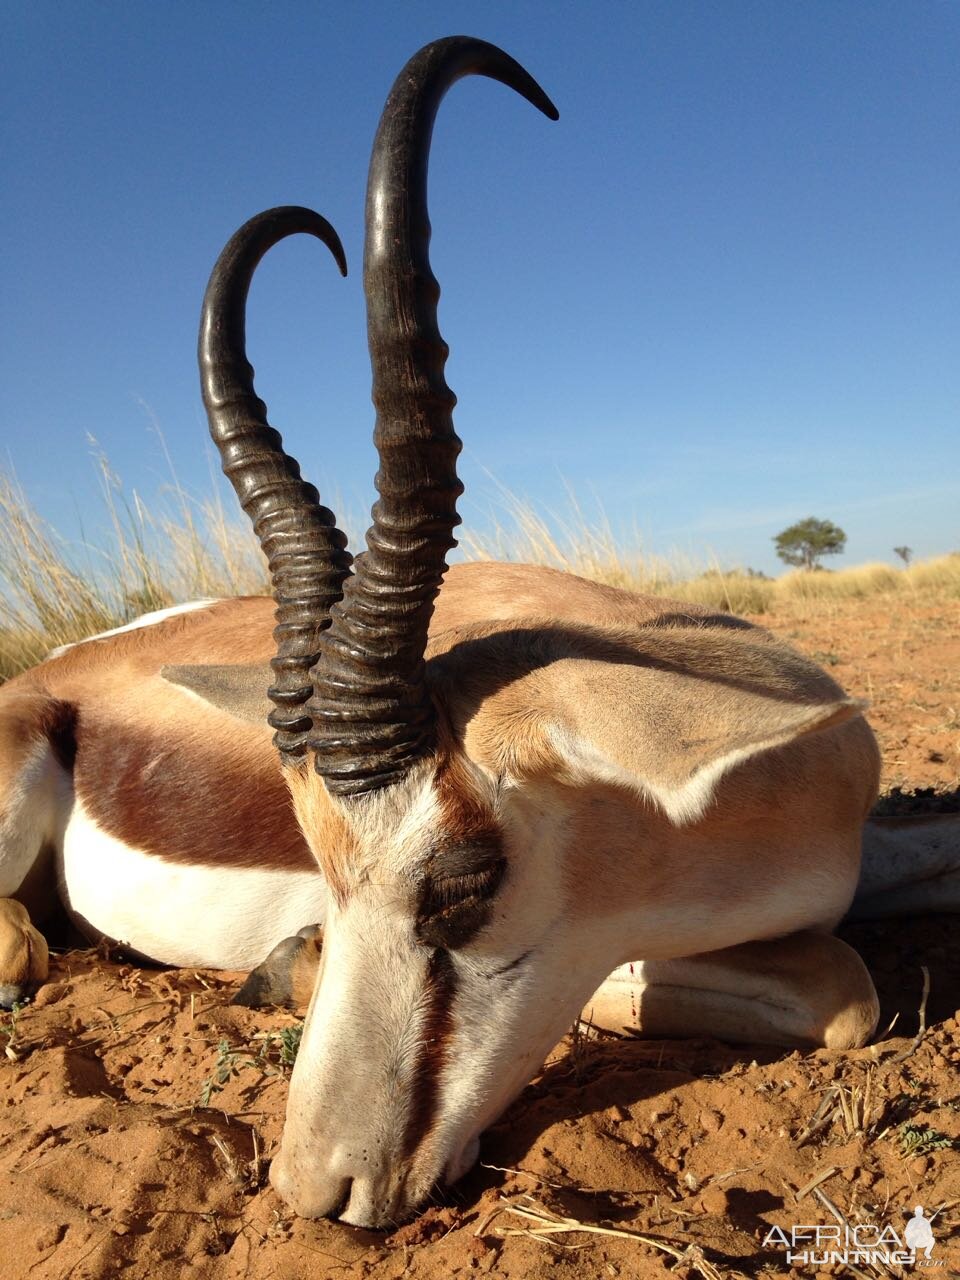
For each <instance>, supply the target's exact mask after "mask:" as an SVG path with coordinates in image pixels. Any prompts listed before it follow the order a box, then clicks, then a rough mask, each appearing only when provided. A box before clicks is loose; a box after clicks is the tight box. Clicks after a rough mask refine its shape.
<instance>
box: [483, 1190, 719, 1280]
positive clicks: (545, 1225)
mask: <svg viewBox="0 0 960 1280" xmlns="http://www.w3.org/2000/svg"><path fill="white" fill-rule="evenodd" d="M505 1213H510V1214H513V1215H514V1216H515V1217H517V1218H522V1219H523V1220H524V1221H525V1222H526V1223H528V1224H530V1225H528V1226H524V1227H504V1226H501V1227H497V1228H496V1231H497V1234H498V1235H500V1236H527V1237H528V1238H529V1239H531V1240H540V1241H543V1242H546V1243H548V1244H553V1245H556V1246H559V1247H560V1248H567V1249H571V1248H572V1249H582V1248H585V1247H586V1246H585V1245H584V1244H563V1243H562V1242H561V1241H559V1240H557V1239H556V1237H557V1236H561V1235H571V1234H576V1233H578V1232H584V1233H586V1234H588V1235H597V1236H615V1237H617V1238H619V1239H623V1240H635V1241H636V1242H637V1243H638V1244H645V1245H649V1247H650V1248H651V1249H658V1250H659V1251H660V1252H661V1253H666V1254H668V1255H669V1256H670V1257H671V1258H673V1259H674V1260H675V1261H676V1262H683V1263H686V1264H687V1265H688V1266H689V1267H690V1268H691V1269H692V1270H693V1271H694V1272H696V1273H698V1274H699V1275H700V1276H702V1277H703V1280H723V1277H722V1274H721V1272H720V1271H718V1270H717V1268H716V1267H715V1266H714V1265H713V1263H712V1262H710V1260H709V1259H708V1258H706V1257H704V1253H703V1250H702V1249H701V1248H700V1246H699V1245H695V1244H688V1245H687V1246H686V1248H685V1249H681V1248H680V1247H679V1246H678V1245H676V1244H673V1243H672V1242H670V1241H668V1240H661V1239H659V1238H658V1237H657V1236H648V1235H643V1234H642V1233H641V1232H639V1231H628V1230H626V1229H625V1228H623V1227H604V1226H601V1225H600V1224H599V1223H594V1222H580V1221H579V1219H577V1218H565V1217H562V1216H561V1215H560V1214H558V1213H554V1212H553V1210H552V1209H548V1208H547V1207H546V1205H543V1204H540V1203H539V1201H537V1200H534V1198H533V1197H532V1196H528V1195H523V1196H521V1197H520V1198H519V1200H517V1201H511V1200H507V1199H506V1197H501V1202H500V1204H499V1205H498V1206H497V1207H496V1208H495V1209H493V1210H492V1211H491V1212H490V1213H488V1214H487V1216H486V1217H485V1218H484V1219H483V1220H482V1221H481V1222H480V1224H479V1225H478V1226H477V1229H476V1230H475V1231H474V1233H473V1234H474V1235H475V1236H482V1235H485V1234H486V1232H487V1231H489V1229H490V1227H491V1226H492V1224H493V1223H494V1222H495V1221H496V1219H497V1218H499V1217H500V1216H501V1215H502V1214H505Z"/></svg>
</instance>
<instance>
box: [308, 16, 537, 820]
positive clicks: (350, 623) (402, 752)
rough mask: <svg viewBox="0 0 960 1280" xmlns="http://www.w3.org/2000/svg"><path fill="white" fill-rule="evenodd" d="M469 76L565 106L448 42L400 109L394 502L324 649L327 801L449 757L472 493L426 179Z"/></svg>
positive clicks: (382, 264) (417, 65)
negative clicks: (459, 585)
mask: <svg viewBox="0 0 960 1280" xmlns="http://www.w3.org/2000/svg"><path fill="white" fill-rule="evenodd" d="M467 75H483V76H489V77H490V78H491V79H494V80H499V81H500V82H501V83H502V84H505V85H507V86H508V87H509V88H511V89H515V90H516V91H517V93H519V94H521V96H523V97H524V98H526V99H527V100H528V101H529V102H531V103H532V104H533V105H534V106H535V107H538V108H539V110H541V111H542V112H543V113H544V114H545V115H546V116H549V117H550V118H551V119H557V116H558V113H557V109H556V107H554V105H553V103H552V102H551V101H550V99H549V98H548V97H547V95H546V94H545V93H544V92H543V90H542V89H541V88H540V86H539V85H538V84H537V83H536V81H535V80H534V79H533V78H532V77H531V76H530V75H529V74H528V73H527V72H526V71H525V70H524V69H523V67H521V66H520V64H519V63H517V62H515V61H514V60H513V58H511V57H510V56H509V55H508V54H506V53H504V52H503V50H502V49H498V48H496V47H495V46H494V45H491V44H487V43H486V42H485V41H483V40H475V39H472V38H470V37H467V36H453V37H450V38H449V39H446V40H438V41H436V42H435V43H433V44H429V45H427V46H426V48H424V49H421V50H420V52H419V53H418V54H416V55H415V56H414V57H413V58H411V60H410V61H409V62H408V63H407V65H406V66H405V67H404V69H403V70H402V71H401V73H400V75H399V76H398V77H397V80H396V82H395V83H394V86H393V88H392V90H391V91H390V96H389V97H388V98H387V102H386V106H385V107H384V110H383V115H382V117H381V119H380V126H379V129H378V130H377V136H376V140H375V142H374V146H373V154H372V157H371V160H370V175H369V180H368V184H367V205H366V245H365V250H364V291H365V293H366V299H367V337H368V341H369V345H370V359H371V363H372V366H373V402H374V405H375V407H376V411H377V421H376V429H375V431H374V443H375V444H376V446H377V452H378V454H379V457H380V470H379V472H378V474H377V481H376V485H377V492H378V493H379V495H380V497H379V501H378V502H377V503H376V504H375V506H374V508H373V526H372V528H371V529H370V530H369V531H368V533H367V550H366V552H365V553H364V554H363V555H362V556H359V557H358V559H357V562H356V564H355V566H354V570H355V574H354V577H352V578H351V579H350V581H349V583H348V584H347V585H346V588H345V592H344V597H343V600H342V601H341V602H340V603H339V604H337V605H335V606H334V608H333V610H332V614H331V625H330V628H329V630H327V631H326V632H324V634H323V637H322V639H321V643H320V650H321V657H320V661H319V663H318V665H317V667H316V668H315V669H314V684H315V692H314V696H313V698H312V700H311V702H310V706H309V713H310V716H311V719H312V720H313V729H312V731H311V734H310V746H311V748H313V749H315V751H316V757H315V763H316V768H317V771H318V772H319V773H320V774H321V775H322V777H323V779H324V781H325V783H326V786H327V788H328V790H330V791H331V792H333V793H335V794H341V795H352V794H357V793H360V792H363V791H370V790H373V789H376V788H379V787H383V786H386V785H388V784H390V783H392V782H396V781H398V780H399V779H400V778H401V777H403V775H404V774H405V773H407V772H408V770H409V769H410V767H411V766H412V765H413V764H414V763H415V762H416V761H417V760H419V759H421V758H423V757H424V756H426V755H429V754H430V752H431V751H432V750H433V747H434V744H435V734H436V725H435V713H434V709H433V705H432V703H431V701H430V697H429V694H428V692H427V688H426V684H425V676H424V662H423V655H424V650H425V647H426V641H427V628H428V626H429V623H430V617H431V615H432V613H433V601H434V598H435V596H436V594H437V591H438V590H439V587H440V583H441V581H442V579H443V574H444V572H445V570H446V555H447V552H448V551H449V550H450V548H451V547H453V546H455V545H456V539H455V538H454V537H453V529H454V528H455V526H456V525H457V524H458V523H459V517H458V516H457V510H456V503H457V498H458V497H459V496H460V493H461V492H462V486H461V485H460V482H459V480H458V479H457V470H456V459H457V454H458V453H459V452H460V441H459V440H458V439H457V435H456V433H455V431H454V429H453V419H452V410H453V406H454V404H455V403H456V397H455V396H454V395H453V393H452V392H451V391H450V389H449V387H448V386H447V384H446V382H445V381H444V376H443V369H444V364H445V363H446V358H447V350H448V349H447V345H446V343H445V342H444V341H443V338H442V337H441V336H440V331H439V329H438V327H437V301H438V299H439V296H440V287H439V285H438V284H437V281H436V280H435V279H434V276H433V272H432V271H431V269H430V259H429V256H428V248H429V242H430V221H429V217H428V214H427V166H428V160H429V152H430V139H431V135H432V133H433V123H434V119H435V117H436V113H437V108H438V107H439V105H440V102H441V100H442V99H443V96H444V94H445V93H446V92H447V90H448V89H449V88H450V86H451V85H452V84H454V83H455V82H456V81H457V80H459V79H461V77H463V76H467Z"/></svg>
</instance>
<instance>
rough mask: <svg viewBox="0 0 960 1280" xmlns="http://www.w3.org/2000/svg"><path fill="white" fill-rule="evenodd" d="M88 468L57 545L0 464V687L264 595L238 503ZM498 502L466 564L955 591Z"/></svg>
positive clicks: (472, 539) (946, 581)
mask: <svg viewBox="0 0 960 1280" xmlns="http://www.w3.org/2000/svg"><path fill="white" fill-rule="evenodd" d="M96 463H97V469H98V475H99V482H100V490H101V498H102V504H103V511H104V513H105V515H106V518H107V525H108V533H107V535H106V536H105V537H101V538H100V540H99V541H98V542H97V543H96V544H93V543H82V544H80V545H70V544H68V543H67V542H66V541H65V540H64V539H63V538H62V537H61V536H60V535H59V534H58V533H57V531H56V530H55V529H54V528H53V527H52V526H51V525H50V524H49V523H48V522H47V521H45V520H44V519H43V518H42V517H41V516H39V515H38V513H37V512H36V511H35V509H34V508H33V506H32V505H31V503H30V501H29V499H28V498H27V496H26V494H25V493H24V492H23V490H22V489H21V487H20V486H19V484H18V483H17V482H16V480H15V479H14V478H13V477H11V476H6V475H4V474H3V473H2V472H0V681H2V680H3V679H7V678H9V677H10V676H12V675H15V674H16V672H18V671H20V670H22V669H23V668H24V667H27V666H31V665H32V664H34V663H36V662H38V661H40V660H41V659H42V658H43V657H44V656H45V655H46V654H47V653H49V651H50V650H51V649H52V648H55V647H56V646H57V645H61V644H67V643H69V642H71V641H74V640H79V639H82V638H83V637H84V636H89V635H92V634H94V633H95V632H97V631H103V630H107V629H109V628H110V627H115V626H120V625H122V624H123V623H125V622H129V621H130V620H131V619H133V618H135V617H137V616H139V615H140V614H143V613H146V612H149V611H150V610H152V609H161V608H165V607H166V606H168V605H171V604H176V603H178V602H180V601H183V600H195V599H197V598H201V597H206V596H234V595H244V594H250V593H259V592H263V591H265V590H266V589H267V573H266V566H265V564H264V561H263V558H262V556H261V554H260V551H259V549H258V548H257V545H256V542H255V539H254V537H253V534H252V532H251V530H250V527H249V525H248V524H247V522H246V519H245V518H244V517H243V515H242V514H241V513H240V511H239V510H237V511H236V513H235V514H230V515H228V514H227V512H226V511H225V510H224V507H223V505H222V503H221V501H220V498H219V497H218V496H212V497H208V498H206V499H202V500H199V501H198V500H196V499H193V498H191V497H190V496H189V495H187V494H186V493H185V491H184V490H183V489H182V488H181V486H180V485H179V484H178V483H177V482H176V479H175V478H174V480H173V483H172V484H171V485H170V486H168V487H167V489H165V490H164V491H163V492H162V493H161V494H160V495H159V497H158V499H157V500H156V501H155V502H154V503H152V504H151V505H150V506H148V505H146V504H145V503H144V502H143V501H142V500H141V498H140V496H139V495H138V494H137V493H136V492H134V493H133V494H132V495H129V496H128V495H127V494H126V493H125V492H124V490H123V488H122V486H121V485H120V482H119V480H118V479H117V477H116V476H115V475H114V473H113V472H112V470H111V468H110V466H109V464H108V462H107V460H106V459H105V458H104V457H103V456H102V455H97V456H96ZM500 505H501V514H500V516H499V518H492V519H491V518H490V516H489V514H488V515H487V518H486V520H485V521H483V523H484V524H485V525H486V527H487V528H488V530H489V532H487V533H485V534H477V533H474V532H473V531H472V530H471V529H470V528H469V527H468V528H467V529H466V530H465V531H462V536H461V550H462V554H463V555H464V556H465V557H466V559H468V560H483V559H496V560H512V561H514V562H525V563H532V564H545V565H552V566H554V567H555V568H559V569H566V570H568V571H570V572H572V573H577V574H580V575H582V576H583V577H587V578H594V579H597V580H598V581H600V582H606V583H610V584H612V585H614V586H621V587H627V588H630V589H631V590H634V591H640V592H644V593H647V594H650V595H662V596H670V597H672V598H674V599H678V600H687V601H691V602H695V603H698V604H703V605H706V606H707V607H709V608H712V609H717V610H723V611H726V612H729V613H738V614H744V613H746V614H763V613H769V612H773V611H776V610H777V609H778V608H779V609H784V608H788V607H794V606H796V605H797V604H804V603H807V602H811V603H826V602H829V601H831V600H840V599H847V598H855V597H865V596H874V595H878V594H896V595H899V596H910V597H917V596H921V595H923V594H933V593H936V594H943V593H947V594H949V595H951V596H960V554H956V553H955V554H952V555H947V556H940V557H939V558H937V559H933V560H926V561H920V562H917V563H914V564H911V565H910V566H909V567H908V568H904V569H895V568H893V567H892V566H890V565H885V564H867V565H861V566H859V567H857V568H851V569H841V570H838V571H834V572H827V571H821V572H816V573H808V572H803V571H795V572H793V573H788V574H785V575H784V576H783V577H780V578H766V577H764V576H763V575H760V574H756V573H754V572H752V571H751V570H748V569H739V568H733V569H725V568H723V567H722V566H721V565H720V564H719V563H717V562H716V561H715V560H713V561H711V560H710V559H707V560H706V561H705V562H701V563H696V562H695V561H693V560H691V559H689V558H683V557H680V556H672V557H670V558H669V559H667V558H664V557H660V556H653V555H650V554H648V553H646V552H645V551H644V550H643V548H642V547H641V545H640V541H639V539H638V538H637V537H636V536H633V537H631V536H629V535H628V536H623V535H621V534H619V533H615V532H614V530H613V529H612V528H611V527H610V524H609V522H608V520H607V517H606V515H605V514H604V512H603V511H602V510H599V511H598V513H597V514H596V515H593V514H589V513H587V512H585V511H584V509H583V507H582V506H581V505H580V503H579V502H578V500H577V499H576V497H575V496H574V495H573V494H570V495H569V498H568V510H567V512H566V514H561V515H558V514H555V513H551V514H544V513H542V512H541V511H539V510H538V509H537V508H535V507H534V506H533V505H531V503H530V502H528V501H526V500H523V499H519V498H516V497H514V496H512V495H510V494H503V495H502V500H501V504H500Z"/></svg>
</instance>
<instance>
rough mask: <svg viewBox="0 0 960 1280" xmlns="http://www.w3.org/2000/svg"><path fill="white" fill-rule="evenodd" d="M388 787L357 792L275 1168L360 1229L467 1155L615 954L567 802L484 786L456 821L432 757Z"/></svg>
mask: <svg viewBox="0 0 960 1280" xmlns="http://www.w3.org/2000/svg"><path fill="white" fill-rule="evenodd" d="M473 781H474V783H477V781H478V780H477V779H474V780H473ZM483 785H484V784H483V783H482V781H481V782H480V786H481V787H482V786H483ZM393 791H395V792H404V793H405V794H404V795H403V796H397V795H392V794H391V793H390V792H387V793H382V794H378V795H374V796H371V797H369V798H361V799H360V800H359V801H352V802H351V805H352V806H355V808H354V809H353V810H352V812H351V825H352V827H353V830H354V833H355V835H356V837H357V847H356V850H355V856H354V857H352V858H350V859H349V862H350V864H351V865H349V866H346V865H341V866H340V868H339V870H340V872H341V875H342V882H343V883H342V892H341V894H340V898H341V901H340V902H339V903H337V902H335V903H334V904H333V905H332V906H331V909H330V911H329V914H328V915H327V918H326V920H325V924H324V944H323V966H322V972H321V976H320V979H319V982H318V985H317V989H316V991H315V993H314V997H313V1000H312V1002H311V1005H310V1009H309V1012H308V1015H307V1022H306V1027H305V1030H304V1035H303V1040H302V1043H301V1047H300V1051H299V1055H298V1058H297V1064H296V1068H295V1070H294V1073H293V1078H292V1080H291V1085H290V1098H289V1103H288V1107H287V1120H286V1127H285V1130H284V1135H283V1143H282V1146H281V1150H280V1153H279V1155H278V1156H277V1158H276V1159H275V1160H274V1162H273V1169H272V1175H271V1176H272V1180H273V1183H274V1186H275V1187H276V1188H277V1190H278V1191H279V1193H280V1194H281V1195H282V1196H283V1197H284V1198H285V1199H286V1200H287V1201H288V1202H289V1203H290V1204H291V1206H292V1207H293V1209H294V1210H295V1211H296V1212H297V1213H299V1214H301V1215H302V1216H305V1217H318V1216H321V1215H326V1216H336V1217H339V1218H340V1219H341V1220H342V1221H344V1222H349V1223H353V1224H355V1225H358V1226H367V1227H386V1226H390V1225H393V1224H394V1223H396V1222H398V1221H401V1220H402V1219H403V1218H405V1217H408V1216H409V1215H410V1214H411V1213H412V1212H414V1211H415V1210H416V1209H417V1208H418V1207H420V1206H421V1205H422V1204H423V1202H424V1201H425V1199H426V1198H427V1197H428V1196H429V1194H430V1192H431V1189H432V1188H433V1187H434V1185H435V1184H436V1183H438V1182H450V1181H453V1180H454V1179H455V1178H457V1177H459V1176H460V1175H461V1174H462V1173H464V1172H465V1171H466V1170H467V1169H468V1168H469V1167H470V1166H471V1165H472V1164H473V1162H474V1160H475V1159H476V1154H477V1146H478V1139H479V1136H480V1134H481V1132H482V1131H483V1130H484V1129H485V1128H486V1127H487V1126H488V1125H489V1124H490V1123H492V1121H493V1120H494V1119H496V1117H497V1116H498V1115H499V1114H500V1113H501V1112H502V1111H503V1109H504V1108H505V1107H506V1106H507V1104H508V1103H509V1102H510V1101H511V1099H512V1098H514V1097H515V1096H516V1095H517V1093H519V1091H520V1090H521V1089H522V1088H523V1086H524V1085H525V1084H526V1083H527V1081H528V1080H529V1079H530V1077H531V1076H532V1075H533V1074H534V1073H535V1072H536V1070H537V1068H538V1067H539V1066H540V1064H541V1063H542V1062H543V1059H544V1058H545V1056H546V1055H547V1053H548V1052H549V1051H550V1049H551V1047H552V1046H553V1045H554V1044H555V1043H556V1042H557V1041H558V1040H559V1039H560V1037H561V1036H562V1035H563V1033H564V1032H565V1031H566V1030H567V1029H568V1028H569V1026H570V1024H571V1022H572V1021H573V1019H574V1018H575V1017H576V1016H577V1014H578V1013H579V1011H580V1009H581V1007H582V1005H583V1003H584V1002H585V1001H586V1000H587V999H588V997H589V996H590V994H591V992H592V991H593V990H594V989H595V988H596V987H597V985H598V984H599V982H600V981H601V980H602V979H603V978H604V977H605V976H606V974H607V973H608V972H609V971H610V969H611V968H613V966H614V965H615V964H616V963H617V961H618V959H619V956H618V955H617V953H616V952H617V944H616V943H613V944H611V943H610V942H609V941H608V942H607V943H606V945H605V944H604V941H603V939H601V938H598V937H597V936H596V935H597V934H600V933H603V931H602V930H596V929H591V928H590V927H589V922H588V921H578V918H577V912H576V910H575V909H573V910H571V903H570V902H569V901H568V898H569V896H570V890H569V888H568V887H567V886H565V884H564V882H563V875H562V863H563V857H562V847H563V823H564V815H563V814H562V813H559V812H553V811H551V812H549V813H548V812H547V811H545V810H544V809H543V808H542V807H540V806H537V805H536V804H534V803H531V801H530V800H529V798H528V797H525V796H524V795H522V794H521V793H519V792H510V791H509V790H507V791H504V792H503V793H502V794H499V795H498V794H494V793H493V790H492V786H488V787H487V793H486V795H484V797H483V799H482V801H480V802H479V803H476V802H475V803H473V804H472V805H471V808H470V812H469V814H468V815H466V818H465V816H464V814H463V813H460V814H459V816H456V817H454V819H453V820H452V821H451V806H450V803H449V795H448V796H447V797H446V798H445V797H444V788H443V786H442V785H440V786H438V785H437V780H436V778H435V777H434V771H433V769H432V768H431V769H429V770H428V771H422V772H421V773H420V774H419V776H418V777H417V778H416V779H415V780H414V781H413V782H412V783H411V784H404V785H403V786H402V787H398V788H394V789H393ZM454 808H456V806H454ZM305 830H306V831H307V834H308V837H310V838H312V837H311V833H310V831H309V827H305Z"/></svg>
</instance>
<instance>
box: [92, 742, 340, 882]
mask: <svg viewBox="0 0 960 1280" xmlns="http://www.w3.org/2000/svg"><path fill="white" fill-rule="evenodd" d="M212 779H215V780H216V781H215V784H213V785H212V783H211V780H212ZM74 782H75V786H76V792H77V798H78V799H79V800H80V802H81V803H82V805H83V807H84V809H85V810H86V812H87V813H88V814H89V816H90V817H91V818H92V819H93V821H94V822H96V824H97V826H98V827H100V828H101V830H103V831H105V832H107V833H108V834H109V835H111V836H113V837H114V838H115V839H117V840H120V841H122V842H123V843H124V844H127V845H130V846H131V847H132V848H135V849H140V850H142V851H143V852H144V853H148V854H151V855H153V856H155V857H158V858H161V859H163V860H164V861H166V862H175V863H181V864H189V865H192V866H208V867H265V866H269V867H270V868H271V869H276V870H279V871H311V870H316V866H317V864H316V862H315V861H314V859H313V856H312V855H311V853H310V850H309V849H308V847H307V845H306V842H305V841H304V839H303V836H302V834H301V832H300V828H299V826H298V825H297V820H296V818H295V816H294V813H293V808H292V805H291V802H290V795H289V792H288V791H287V787H286V784H285V783H284V780H283V776H282V774H281V772H280V764H279V760H278V759H277V757H276V753H275V752H273V751H265V750H264V749H263V747H262V746H258V745H256V744H253V743H251V742H250V741H249V740H244V738H243V736H242V734H240V733H236V732H235V733H233V734H231V735H230V736H229V737H227V738H226V739H225V740H221V741H218V742H210V741H202V740H200V739H198V738H196V737H194V736H192V735H190V736H188V735H187V734H183V735H182V736H181V737H180V738H179V740H177V739H176V738H175V739H174V740H173V741H171V740H170V739H169V738H166V739H161V738H160V736H159V735H155V734H151V733H150V732H149V730H146V729H145V728H144V727H143V726H142V725H141V726H137V727H134V726H127V725H118V724H117V723H116V722H114V723H112V724H109V725H106V724H103V725H101V724H97V723H92V724H85V725H84V733H83V735H82V736H81V738H80V747H79V750H78V752H77V759H76V764H75V768H74Z"/></svg>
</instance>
